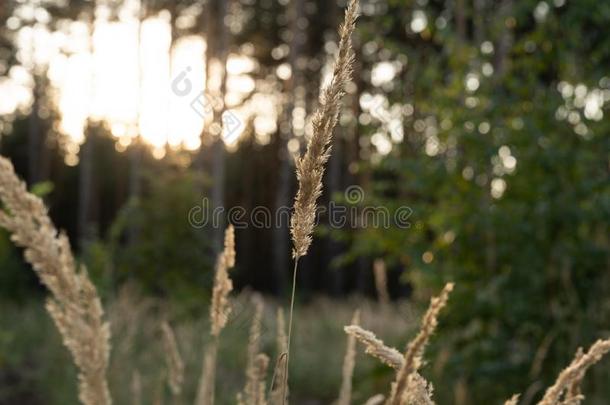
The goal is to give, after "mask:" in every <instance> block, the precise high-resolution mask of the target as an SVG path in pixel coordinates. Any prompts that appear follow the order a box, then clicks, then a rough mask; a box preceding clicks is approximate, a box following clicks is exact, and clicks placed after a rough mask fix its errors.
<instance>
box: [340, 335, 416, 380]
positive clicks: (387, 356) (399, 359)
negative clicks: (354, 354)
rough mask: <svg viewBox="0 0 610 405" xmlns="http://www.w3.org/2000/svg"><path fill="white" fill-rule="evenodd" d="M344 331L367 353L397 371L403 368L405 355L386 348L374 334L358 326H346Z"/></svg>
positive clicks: (391, 348)
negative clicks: (362, 345) (360, 344)
mask: <svg viewBox="0 0 610 405" xmlns="http://www.w3.org/2000/svg"><path fill="white" fill-rule="evenodd" d="M344 330H345V332H346V333H348V334H349V335H351V336H354V337H355V338H356V339H358V340H359V341H360V342H361V343H362V344H364V346H365V350H364V352H365V353H367V354H370V355H371V356H373V357H376V358H377V359H379V360H381V361H382V362H383V363H385V364H387V365H388V366H390V367H392V368H393V369H395V370H400V368H401V367H402V366H403V364H404V362H405V359H404V357H403V355H402V354H401V353H400V352H399V351H398V350H396V349H394V348H393V347H388V346H386V345H385V344H384V343H383V341H381V340H380V339H378V338H377V336H375V334H374V333H373V332H370V331H368V330H365V329H362V328H361V327H360V326H358V325H350V326H346V327H345V328H344Z"/></svg>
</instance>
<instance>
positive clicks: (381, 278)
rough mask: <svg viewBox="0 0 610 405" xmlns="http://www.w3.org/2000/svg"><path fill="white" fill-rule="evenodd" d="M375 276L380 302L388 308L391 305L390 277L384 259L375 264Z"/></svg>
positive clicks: (376, 261)
mask: <svg viewBox="0 0 610 405" xmlns="http://www.w3.org/2000/svg"><path fill="white" fill-rule="evenodd" d="M373 275H374V276H375V289H376V290H377V298H378V299H379V302H380V303H381V304H382V305H384V306H388V305H389V304H390V294H389V293H388V276H387V271H386V267H385V262H384V261H383V259H377V260H375V262H374V263H373Z"/></svg>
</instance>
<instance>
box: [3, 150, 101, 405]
mask: <svg viewBox="0 0 610 405" xmlns="http://www.w3.org/2000/svg"><path fill="white" fill-rule="evenodd" d="M0 200H1V201H2V210H1V211H0V226H2V227H3V228H5V229H7V230H8V231H9V232H10V233H11V240H12V241H13V242H14V243H15V244H16V245H18V246H21V247H23V248H25V252H24V256H25V259H26V260H27V261H28V262H29V263H30V264H31V265H32V267H33V268H34V270H35V272H36V274H37V275H38V277H39V279H40V281H41V282H42V283H43V284H44V285H45V286H46V287H47V288H48V289H49V290H50V291H51V295H52V297H51V298H49V299H48V300H47V305H46V307H47V310H48V311H49V313H50V314H51V317H52V318H53V321H54V322H55V325H56V326H57V329H59V332H60V334H61V336H62V338H63V342H64V345H66V347H67V348H68V349H69V350H70V353H71V354H72V358H73V359H74V363H75V364H76V366H77V367H78V370H79V374H78V380H79V400H80V401H81V402H82V403H83V404H86V405H108V404H111V403H112V400H111V398H110V392H109V391H108V384H107V381H106V369H107V368H108V357H109V354H110V328H109V326H108V323H107V322H106V321H105V320H104V311H103V309H102V303H101V301H100V298H99V296H98V293H97V290H96V288H95V286H94V285H93V284H92V283H91V280H90V279H89V276H88V275H87V272H86V271H85V269H84V268H82V269H81V271H77V267H76V264H75V261H74V258H73V257H72V253H71V250H70V244H69V242H68V238H67V237H66V235H64V234H58V233H57V230H56V229H55V227H54V226H53V224H52V223H51V220H50V219H49V216H48V215H47V210H46V208H45V206H44V203H43V202H42V200H41V199H40V198H38V197H36V196H34V195H32V194H30V193H28V192H27V190H26V187H25V184H24V183H23V182H21V181H20V180H19V179H18V178H17V176H16V175H15V172H14V170H13V166H12V164H11V163H10V161H8V160H7V159H5V158H3V157H0Z"/></svg>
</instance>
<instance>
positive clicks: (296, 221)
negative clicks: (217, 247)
mask: <svg viewBox="0 0 610 405" xmlns="http://www.w3.org/2000/svg"><path fill="white" fill-rule="evenodd" d="M357 17H358V0H350V2H349V4H348V6H347V10H346V11H345V19H344V21H343V24H342V25H341V27H340V28H339V53H338V55H337V60H336V61H335V66H334V69H333V75H332V77H331V80H330V83H329V84H328V86H326V87H325V88H324V89H323V90H322V94H321V95H320V105H319V107H318V109H317V110H316V111H315V113H314V115H313V118H312V125H313V136H312V137H311V139H310V140H309V142H308V144H307V150H306V151H305V154H304V155H303V156H302V157H301V158H298V159H297V160H296V175H297V180H298V183H299V188H298V191H297V195H296V197H295V200H294V212H293V214H292V217H291V219H290V233H291V235H292V242H293V252H292V256H293V259H294V269H293V271H292V292H291V294H290V314H289V318H288V345H287V353H286V373H285V378H284V382H283V389H282V392H283V396H284V402H285V401H286V392H287V389H288V374H289V372H288V370H289V362H290V341H291V338H292V318H293V313H294V298H295V292H296V281H297V271H298V266H299V258H301V257H303V256H305V255H306V254H307V251H308V250H309V246H310V245H311V241H312V234H313V230H314V225H315V217H316V204H317V200H318V198H319V197H320V195H321V194H322V177H323V175H324V170H325V165H326V162H327V161H328V159H329V157H330V149H331V141H332V134H333V130H334V128H335V126H336V125H337V121H338V119H339V112H340V109H341V100H342V98H343V96H344V94H345V86H346V85H347V83H348V82H349V81H350V80H351V76H352V65H353V62H354V54H353V50H352V40H351V36H352V33H353V31H354V28H355V26H356V19H357Z"/></svg>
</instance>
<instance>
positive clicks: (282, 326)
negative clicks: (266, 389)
mask: <svg viewBox="0 0 610 405" xmlns="http://www.w3.org/2000/svg"><path fill="white" fill-rule="evenodd" d="M276 328H277V342H276V344H277V353H278V358H277V361H276V363H275V370H274V372H273V379H272V381H271V393H270V395H269V402H270V403H271V404H272V405H281V404H282V403H284V400H286V399H285V398H283V397H282V394H283V393H284V392H286V393H287V390H286V389H285V387H284V382H285V381H286V356H287V352H286V351H287V350H288V337H287V336H286V321H285V320H284V312H283V311H282V309H281V308H278V310H277V326H276Z"/></svg>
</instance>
